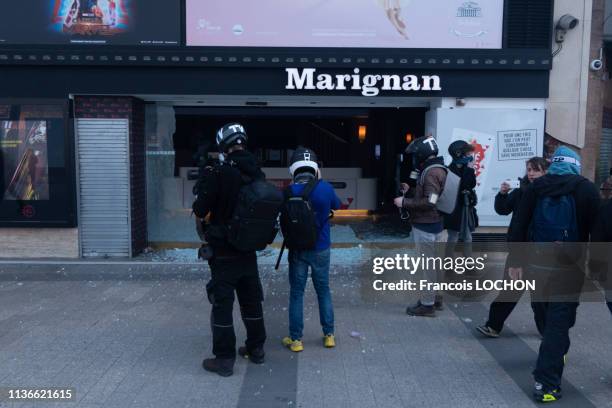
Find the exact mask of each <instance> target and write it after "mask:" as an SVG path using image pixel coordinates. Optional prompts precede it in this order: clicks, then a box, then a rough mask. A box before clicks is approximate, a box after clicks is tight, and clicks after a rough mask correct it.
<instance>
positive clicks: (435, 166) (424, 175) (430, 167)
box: [419, 164, 448, 185]
mask: <svg viewBox="0 0 612 408" xmlns="http://www.w3.org/2000/svg"><path fill="white" fill-rule="evenodd" d="M435 168H439V169H444V171H446V172H447V173H448V167H446V166H445V165H443V164H432V165H431V166H428V167H426V168H425V170H423V172H421V177H420V178H419V183H420V184H421V185H423V183H424V182H425V177H426V176H427V173H429V170H431V169H435Z"/></svg>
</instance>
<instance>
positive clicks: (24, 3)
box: [0, 0, 181, 45]
mask: <svg viewBox="0 0 612 408" xmlns="http://www.w3.org/2000/svg"><path fill="white" fill-rule="evenodd" d="M24 22H27V24H24ZM180 22H181V17H180V4H179V2H168V1H164V0H20V1H19V2H11V3H9V4H6V5H4V6H3V10H2V13H1V14H0V44H3V43H4V44H111V45H179V44H180V38H181V33H180V31H181V30H180Z"/></svg>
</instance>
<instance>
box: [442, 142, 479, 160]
mask: <svg viewBox="0 0 612 408" xmlns="http://www.w3.org/2000/svg"><path fill="white" fill-rule="evenodd" d="M473 151H474V146H472V145H471V144H469V143H468V142H466V141H465V140H457V141H455V142H453V143H451V144H450V146H448V154H450V156H451V157H452V158H453V160H457V159H460V158H462V157H465V156H467V155H468V154H470V153H472V152H473Z"/></svg>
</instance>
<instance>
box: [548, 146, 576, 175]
mask: <svg viewBox="0 0 612 408" xmlns="http://www.w3.org/2000/svg"><path fill="white" fill-rule="evenodd" d="M580 166H581V164H580V155H579V154H578V153H576V152H575V151H573V150H572V149H570V148H569V147H567V146H561V147H559V148H557V150H556V151H555V154H554V155H553V158H552V163H551V165H550V167H549V168H548V173H549V174H556V175H559V176H564V175H568V174H574V175H580Z"/></svg>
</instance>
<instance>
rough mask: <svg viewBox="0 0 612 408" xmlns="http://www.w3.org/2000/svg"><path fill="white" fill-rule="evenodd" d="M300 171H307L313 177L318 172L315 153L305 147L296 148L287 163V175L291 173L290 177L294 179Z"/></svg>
mask: <svg viewBox="0 0 612 408" xmlns="http://www.w3.org/2000/svg"><path fill="white" fill-rule="evenodd" d="M300 170H306V171H309V172H311V173H312V174H313V175H315V176H316V175H317V173H318V172H319V164H318V163H317V155H316V154H315V152H313V151H312V150H310V149H307V148H305V147H298V148H297V149H296V150H295V151H294V152H293V155H292V156H291V160H290V162H289V173H291V177H295V175H296V173H300Z"/></svg>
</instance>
